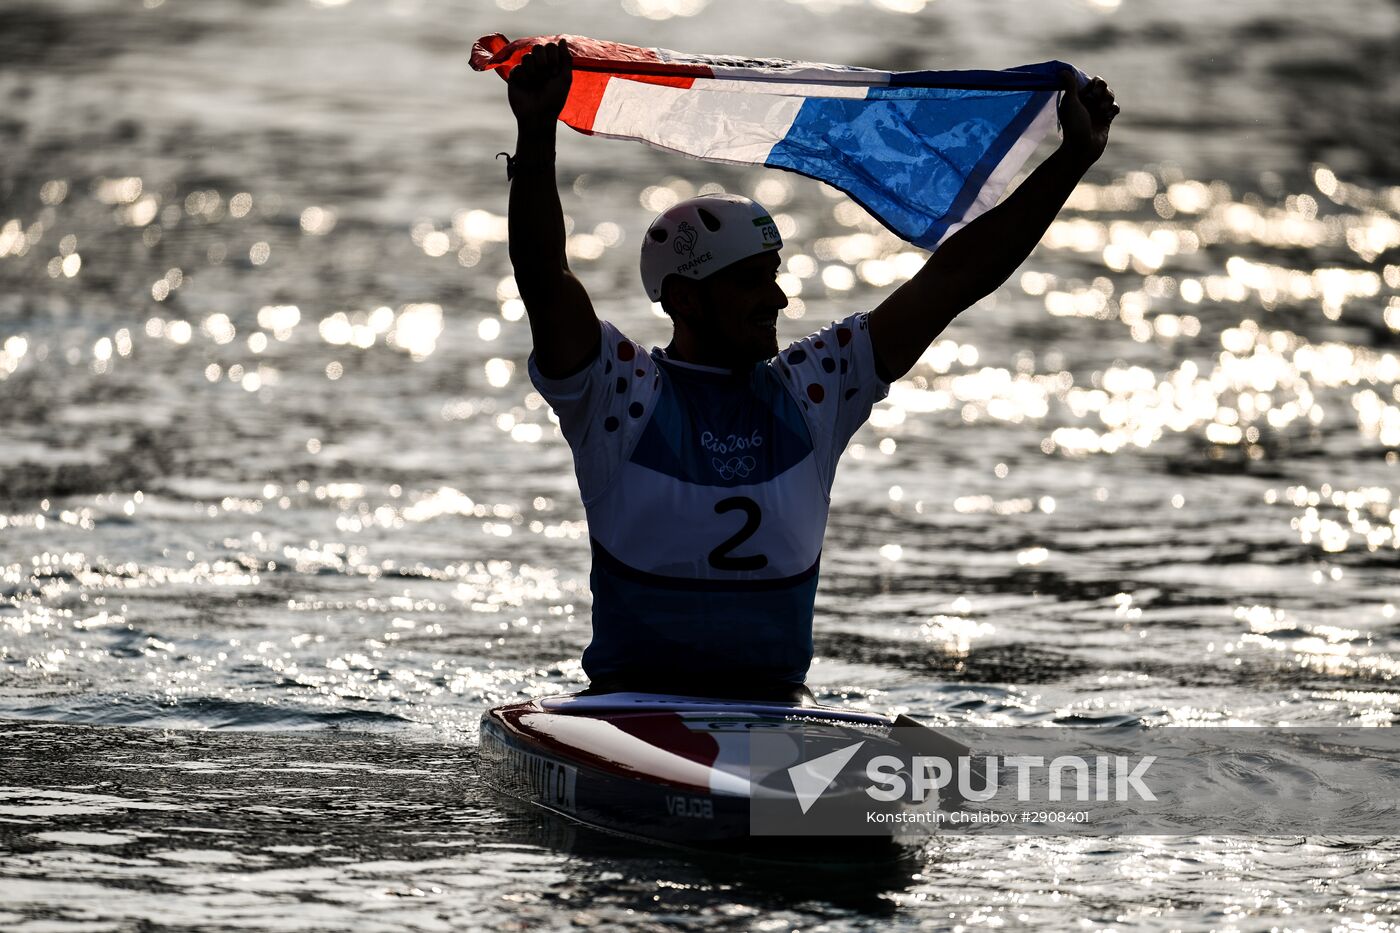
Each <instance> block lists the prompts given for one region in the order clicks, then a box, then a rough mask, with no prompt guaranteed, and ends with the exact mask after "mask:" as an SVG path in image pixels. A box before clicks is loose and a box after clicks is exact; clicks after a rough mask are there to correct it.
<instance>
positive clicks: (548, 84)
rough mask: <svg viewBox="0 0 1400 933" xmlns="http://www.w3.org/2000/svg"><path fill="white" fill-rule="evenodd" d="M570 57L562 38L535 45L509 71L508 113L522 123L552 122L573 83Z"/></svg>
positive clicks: (571, 58) (572, 60)
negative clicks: (509, 111) (512, 114)
mask: <svg viewBox="0 0 1400 933" xmlns="http://www.w3.org/2000/svg"><path fill="white" fill-rule="evenodd" d="M573 62H574V58H573V55H571V54H570V53H569V44H568V42H567V41H566V40H564V39H560V40H559V41H558V42H550V43H547V44H545V45H537V46H535V47H534V48H533V49H531V50H530V54H528V55H526V56H525V58H524V59H522V60H521V62H520V64H518V65H516V66H515V68H514V70H512V71H511V73H510V80H509V81H508V82H507V83H508V85H509V90H508V92H507V93H508V96H509V99H510V109H511V112H512V113H514V114H515V119H516V121H517V122H518V123H520V124H522V125H532V126H539V125H541V124H545V125H548V124H552V123H553V122H554V121H555V120H557V119H559V114H560V112H561V111H563V109H564V102H565V101H566V100H568V98H569V86H570V85H571V84H572V83H573V76H574V65H573Z"/></svg>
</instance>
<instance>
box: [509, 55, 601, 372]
mask: <svg viewBox="0 0 1400 933" xmlns="http://www.w3.org/2000/svg"><path fill="white" fill-rule="evenodd" d="M572 62H573V60H572V58H571V56H570V55H569V50H568V46H567V45H566V44H565V43H563V42H560V43H557V44H554V43H551V44H549V45H541V46H536V47H535V48H534V49H532V50H531V52H530V54H528V55H526V56H525V58H524V60H523V61H521V63H520V64H519V65H517V66H516V67H515V69H514V70H513V71H512V72H511V74H510V80H509V96H510V109H511V111H512V112H513V113H514V114H515V123H516V128H517V136H516V145H515V155H514V156H513V157H512V159H511V170H512V174H513V176H514V177H513V179H512V181H511V185H510V262H511V265H512V266H514V267H515V282H516V285H518V286H519V287H520V298H521V300H522V301H524V302H525V310H526V312H527V313H528V314H529V315H530V334H531V336H532V337H533V338H534V342H535V365H536V366H538V367H539V370H540V372H541V373H542V374H543V375H544V376H546V377H548V378H552V379H558V378H562V377H564V376H570V375H573V374H574V373H576V372H578V371H579V370H580V369H582V368H583V367H584V365H586V364H587V363H588V362H589V361H591V360H592V359H593V358H594V356H595V355H597V353H598V342H599V333H600V331H599V328H598V317H597V315H595V314H594V313H593V303H592V302H591V301H589V300H588V292H586V291H584V288H583V284H582V283H581V282H579V280H578V279H576V278H575V277H574V274H573V273H572V272H570V271H569V262H568V259H567V258H566V257H565V254H564V210H563V208H562V207H561V206H560V204H559V189H558V187H557V186H556V185H555V181H554V138H555V128H556V127H557V126H558V125H559V124H558V120H559V113H560V111H561V110H563V109H564V102H565V100H567V99H568V96H569V85H570V83H571V81H572V79H573V64H572Z"/></svg>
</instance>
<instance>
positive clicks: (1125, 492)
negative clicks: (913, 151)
mask: <svg viewBox="0 0 1400 933" xmlns="http://www.w3.org/2000/svg"><path fill="white" fill-rule="evenodd" d="M502 5H505V6H513V7H521V8H520V9H518V10H505V9H499V8H493V7H490V6H489V5H487V4H485V3H471V4H467V3H448V2H428V0H395V2H388V3H369V2H366V0H361V2H350V3H338V2H327V0H322V2H319V3H314V4H313V3H306V2H300V0H284V2H260V3H252V2H233V0H210V2H202V3H199V4H194V3H187V2H177V0H164V2H159V0H147V2H146V3H145V5H144V8H143V7H139V6H138V5H135V4H130V3H118V2H116V0H68V2H65V3H62V4H53V3H42V4H41V3H16V2H11V3H8V4H5V5H4V7H3V8H0V100H3V101H4V102H5V106H4V108H3V114H0V138H3V140H4V147H5V152H6V158H5V160H4V165H3V167H0V401H3V403H4V410H5V412H6V415H7V417H5V418H4V419H3V423H0V659H3V665H4V666H3V668H0V671H3V673H0V717H4V718H5V719H6V720H7V722H5V723H3V724H2V725H3V729H4V732H5V736H4V749H5V751H4V758H3V773H2V774H0V785H3V788H2V789H0V795H3V796H0V878H3V879H4V880H3V885H0V890H2V891H3V893H0V926H4V927H6V928H7V929H15V930H41V929H42V930H53V929H64V930H68V929H72V930H79V929H83V930H86V929H92V930H98V929H137V928H142V929H144V928H149V926H148V925H155V926H162V925H163V926H170V927H187V926H193V925H203V926H206V927H209V928H218V929H285V930H310V929H336V928H346V927H349V926H354V927H356V928H357V929H367V930H368V929H386V930H389V929H392V930H402V929H414V930H417V929H423V930H433V929H461V928H464V927H475V926H482V927H490V928H498V927H515V928H530V929H534V928H562V927H567V926H589V925H595V926H601V927H608V928H611V927H619V926H620V927H626V928H639V929H649V928H657V927H661V926H665V925H670V926H682V927H685V928H690V929H729V928H739V927H742V928H749V927H752V926H756V925H764V928H768V929H788V928H800V929H804V930H807V929H830V930H859V929H887V928H899V929H909V928H915V927H931V928H935V929H939V928H957V927H964V928H967V927H972V926H975V925H979V924H987V925H1000V926H1010V927H1016V926H1021V925H1049V926H1055V927H1064V926H1068V925H1070V924H1075V925H1078V926H1084V927H1088V928H1094V927H1105V926H1107V927H1112V926H1119V925H1122V926H1134V927H1137V926H1145V927H1152V928H1160V929H1173V928H1190V929H1197V928H1222V929H1225V928H1237V929H1263V928H1269V927H1280V928H1318V927H1332V928H1356V929H1382V928H1389V927H1391V926H1394V925H1396V921H1395V919H1394V917H1395V912H1394V908H1393V906H1392V904H1393V898H1392V897H1391V896H1390V891H1391V890H1392V889H1393V888H1394V887H1395V885H1396V884H1397V881H1398V880H1400V868H1397V866H1396V860H1397V854H1400V850H1397V847H1396V845H1395V843H1394V841H1393V840H1390V839H1380V840H1377V839H1350V838H1336V839H1331V838H1306V839H1302V838H1270V839H1239V838H1233V839H1231V838H1212V837H1193V838H1185V839H1153V838H1146V837H1142V838H1114V839H1099V840H1093V839H1089V840H1069V839H1063V838H1054V837H1046V838H1025V839H1013V840H1003V839H967V838H957V837H952V838H946V839H941V840H939V841H938V842H936V843H935V844H933V845H932V846H931V847H930V848H929V849H928V850H927V851H925V852H923V853H921V854H920V855H919V858H918V860H917V861H916V863H915V864H913V865H909V866H904V867H903V869H902V871H901V873H896V874H893V875H891V874H883V875H879V876H872V877H860V876H857V877H854V878H847V879H846V880H845V883H843V884H836V883H835V882H833V881H832V880H831V879H826V880H824V881H821V882H818V883H812V882H810V881H805V880H804V879H802V878H801V877H794V876H792V875H791V874H790V873H789V874H784V873H783V872H782V870H781V869H778V868H771V867H770V868H758V867H755V866H743V865H740V866H734V865H724V864H720V865H716V864H710V863H706V862H705V861H704V860H699V859H695V858H691V857H686V856H682V855H678V854H676V853H671V852H667V851H664V850H649V849H646V848H643V847H638V846H636V845H635V844H631V843H620V842H616V841H613V840H608V839H605V838H601V837H598V836H596V835H594V834H591V833H587V832H580V831H576V830H573V829H571V828H569V827H563V826H560V825H558V824H557V823H555V822H553V821H550V820H546V819H543V818H542V817H540V816H539V815H538V814H535V813H533V812H531V811H529V810H521V809H519V808H516V807H513V806H512V805H510V804H509V803H506V802H503V801H501V800H499V799H497V798H496V797H494V796H492V795H491V794H489V793H488V792H486V791H485V790H484V789H482V788H481V787H479V786H478V785H477V784H476V783H475V782H474V780H473V771H472V758H473V743H474V739H475V729H476V725H475V723H476V720H477V718H478V717H479V715H480V713H481V711H482V710H484V709H486V708H487V707H489V706H492V705H495V704H499V703H501V702H505V701H509V700H513V699H515V698H518V697H523V696H530V695H538V694H542V693H547V692H552V691H559V690H562V689H568V688H572V687H574V686H576V685H578V684H580V683H581V682H582V675H581V672H580V670H579V666H578V662H577V658H578V654H579V652H580V650H581V649H582V647H583V645H584V644H585V643H586V641H587V637H588V594H587V563H588V555H587V545H586V531H585V527H584V525H583V511H582V508H581V506H580V505H579V503H578V501H577V499H576V493H575V490H574V484H573V477H572V470H571V467H570V463H569V458H568V452H567V450H566V448H565V446H564V445H563V443H562V441H561V439H560V438H559V436H558V434H557V431H556V430H555V427H554V425H553V424H552V422H551V421H550V420H549V417H548V409H547V407H546V406H543V405H542V404H541V402H540V399H539V398H538V396H535V395H534V394H533V393H532V391H531V388H530V386H529V385H528V381H527V380H526V379H525V377H524V359H525V355H526V354H527V352H528V346H529V335H528V330H527V328H526V325H525V322H524V321H523V319H522V318H521V308H520V305H519V303H518V301H517V300H516V299H515V295H514V292H513V289H512V284H513V283H512V281H511V279H510V267H509V263H508V261H507V258H506V254H505V246H504V243H503V220H502V215H503V213H504V210H505V194H506V186H505V182H504V178H503V175H504V172H503V169H502V166H501V164H500V163H499V162H495V161H493V159H492V156H493V154H494V153H495V152H497V151H500V150H503V149H509V148H510V147H511V146H512V145H513V133H512V130H511V127H510V122H509V114H508V111H507V108H506V106H505V102H504V94H503V93H502V91H503V88H502V87H501V85H500V83H499V81H498V80H497V79H496V78H494V77H490V76H481V75H476V74H473V73H471V72H470V71H469V70H468V68H467V65H466V52H467V50H468V47H469V44H470V42H471V40H473V39H474V38H476V37H477V36H478V35H481V34H484V33H488V32H493V31H501V32H504V33H506V34H507V35H510V36H512V37H514V36H518V35H527V34H536V33H544V32H557V31H567V32H576V33H580V34H585V35H596V36H602V37H607V38H616V39H621V40H624V41H634V42H638V43H640V44H644V45H662V46H669V47H673V48H680V49H686V50H692V51H725V52H735V53H748V54H755V55H785V56H790V57H795V58H816V59H824V60H832V61H841V62H847V63H852V64H865V65H871V66H880V67H893V68H913V67H931V66H935V65H938V66H946V67H1001V66H1010V65H1014V64H1019V63H1021V62H1028V61H1039V60H1043V59H1046V58H1051V57H1058V58H1064V59H1067V60H1070V61H1073V62H1075V63H1076V64H1078V65H1080V66H1081V67H1083V68H1084V69H1085V70H1087V71H1090V72H1099V73H1102V74H1104V75H1106V76H1107V77H1108V78H1109V80H1110V83H1111V84H1112V85H1113V86H1114V88H1115V90H1116V91H1117V92H1118V94H1119V97H1120V100H1121V102H1122V104H1123V107H1124V114H1123V116H1122V117H1121V118H1120V120H1119V121H1118V124H1117V125H1116V126H1115V130H1114V137H1113V141H1112V143H1111V144H1110V148H1109V150H1108V153H1107V154H1106V155H1105V157H1104V159H1103V160H1102V161H1101V162H1100V163H1099V165H1098V166H1096V167H1095V168H1094V170H1093V171H1092V172H1091V174H1090V176H1089V178H1088V179H1087V183H1086V184H1085V185H1084V186H1082V187H1081V189H1080V191H1079V192H1078V193H1077V195H1076V197H1075V199H1074V201H1073V202H1072V203H1071V205H1070V207H1069V208H1068V209H1067V210H1066V211H1065V212H1064V213H1063V214H1062V215H1061V218H1060V221H1059V222H1058V223H1057V224H1056V226H1055V227H1054V228H1053V229H1052V230H1051V232H1050V233H1049V235H1048V236H1047V238H1046V241H1045V242H1044V243H1043V244H1042V246H1041V247H1040V249H1039V250H1038V251H1037V252H1036V253H1035V254H1034V255H1033V256H1032V257H1031V259H1030V260H1029V261H1028V262H1027V263H1026V265H1025V267H1024V268H1023V269H1022V271H1021V272H1020V273H1018V274H1017V275H1016V276H1014V277H1013V279H1012V280H1011V282H1009V283H1008V284H1007V286H1006V287H1005V288H1003V289H1002V290H1001V292H1000V293H999V294H998V295H997V296H996V297H995V299H993V300H989V301H987V302H985V303H984V305H983V306H980V307H978V308H976V309H973V310H971V311H969V312H968V313H967V314H966V315H965V316H964V318H963V319H961V320H960V321H958V322H957V323H956V324H955V325H954V326H953V327H952V328H950V329H949V331H948V332H947V333H946V334H945V335H944V336H943V338H941V339H940V341H939V342H938V343H937V344H936V345H935V347H934V348H933V349H932V350H931V351H930V353H929V354H928V355H927V356H926V357H925V360H924V361H923V362H922V363H921V364H920V365H919V366H918V367H917V368H916V369H915V370H914V372H912V373H911V374H910V376H909V377H908V378H907V379H905V380H904V381H902V382H901V383H900V384H899V385H898V386H896V387H895V389H894V391H893V392H892V393H891V396H890V399H889V400H888V401H887V402H886V403H884V404H882V405H881V406H879V408H878V409H877V411H876V413H875V416H874V417H873V418H872V422H871V424H870V425H869V426H867V427H866V428H865V429H863V430H862V432H861V433H860V434H859V435H857V437H856V438H855V440H854V442H853V444H852V448H851V450H850V451H849V453H848V455H847V457H846V459H845V460H844V461H843V466H842V472H841V474H840V476H839V477H838V481H837V488H836V490H835V493H834V498H833V510H832V519H831V525H830V530H829V533H828V538H827V547H826V552H825V558H824V568H823V569H824V574H823V581H822V588H821V591H820V595H819V599H818V610H819V622H818V626H817V652H818V661H817V663H816V665H815V666H814V668H813V673H812V685H813V687H814V689H815V690H816V691H817V693H818V695H819V697H820V698H821V699H823V700H825V701H828V702H845V703H849V704H851V705H854V706H859V707H863V708H870V709H875V710H880V711H896V710H897V711H908V712H909V713H911V714H912V715H915V716H916V717H919V718H922V719H924V720H926V721H929V722H934V723H968V724H976V725H997V724H1002V725H1032V724H1037V723H1114V724H1122V725H1125V726H1126V727H1129V728H1148V727H1153V726H1171V725H1184V724H1225V723H1236V724H1259V725H1273V724H1279V723H1292V724H1310V725H1358V724H1366V725H1390V724H1391V723H1392V721H1393V717H1394V715H1395V711H1396V709H1397V706H1400V695H1397V692H1396V690H1395V688H1394V686H1393V682H1394V676H1395V673H1396V669H1397V661H1398V660H1400V645H1397V643H1396V638H1397V634H1396V620H1395V612H1396V604H1397V602H1400V575H1397V573H1396V569H1397V556H1398V555H1397V544H1400V539H1398V538H1397V525H1400V491H1398V490H1397V481H1396V480H1397V459H1398V458H1400V389H1397V383H1398V382H1400V354H1398V353H1397V347H1400V337H1398V336H1397V332H1400V252H1398V251H1397V249H1398V248H1400V161H1398V160H1397V157H1396V155H1395V153H1396V152H1397V151H1400V135H1398V134H1400V130H1398V129H1397V128H1400V104H1397V102H1400V89H1398V88H1397V81H1400V77H1398V76H1400V69H1397V67H1396V57H1395V52H1394V49H1395V48H1396V41H1395V40H1396V37H1397V32H1398V31H1400V30H1398V29H1397V25H1400V13H1397V10H1396V8H1395V7H1394V6H1393V5H1391V4H1385V3H1382V2H1379V0H1342V2H1339V3H1334V4H1329V5H1327V6H1326V7H1325V8H1324V9H1316V8H1314V7H1313V6H1311V5H1307V4H1302V3H1289V4H1278V3H1262V2H1241V3H1233V4H1218V3H1205V2H1199V0H1183V2H1180V3H1176V4H1173V5H1172V7H1171V9H1170V10H1167V9H1153V8H1150V7H1148V6H1147V5H1143V6H1141V7H1139V6H1137V5H1125V6H1122V7H1119V6H1117V4H1116V3H1114V2H1112V0H1096V2H1093V3H1089V2H1080V0H1056V2H1047V3H1043V4H1038V5H1036V7H1035V9H1034V11H1033V12H1032V11H1030V10H1029V8H1027V7H1024V6H1023V5H1020V4H1013V3H1009V2H1003V0H997V2H982V3H978V4H975V5H974V4H963V3H954V2H951V0H939V2H935V3H927V4H925V3H921V2H918V0H884V2H881V3H870V4H867V3H860V2H845V3H840V2H835V0H833V2H829V3H820V4H819V3H798V2H792V3H788V2H782V3H780V2H776V0H774V2H770V3H766V4H752V3H749V4H740V3H738V2H731V0H712V2H710V3H708V4H704V3H701V2H699V0H667V2H662V0H645V2H643V0H627V2H626V3H624V4H622V5H617V4H613V3H598V4H589V5H586V6H585V5H581V4H576V5H565V4H562V3H555V4H551V3H548V2H542V0H534V2H529V3H522V2H520V0H512V2H510V3H504V4H502ZM672 13H677V14H690V15H670V14H672ZM740 20H742V21H743V23H744V26H745V28H744V29H743V30H742V31H740V32H739V34H737V35H735V34H734V32H735V31H734V29H733V24H734V23H735V22H737V21H740ZM560 165H561V173H560V174H561V178H562V182H563V186H564V189H565V208H566V211H567V212H568V213H569V214H570V216H571V218H572V235H573V239H572V240H571V253H572V255H573V263H574V265H575V267H576V269H577V270H578V271H579V273H580V275H581V276H582V278H583V280H584V282H585V284H586V285H587V286H588V287H589V289H590V291H591V293H592V295H593V298H594V302H595V304H596V305H597V307H598V309H599V311H600V313H601V314H602V315H604V316H606V317H608V318H610V319H612V320H614V321H615V322H617V323H618V324H619V325H620V326H621V327H622V328H623V329H624V330H625V331H627V332H628V333H629V334H630V335H632V336H633V337H635V338H637V339H639V340H641V341H643V342H646V343H659V342H664V341H665V340H666V336H667V332H666V327H665V322H664V321H663V320H662V319H660V318H659V317H657V316H656V315H655V314H654V313H653V311H652V310H651V309H650V307H649V306H648V304H647V303H646V301H645V299H644V297H643V293H642V291H641V288H640V285H639V283H638V280H637V273H636V263H635V250H636V246H637V237H638V236H639V233H640V231H641V229H642V228H643V225H644V224H645V222H646V220H647V219H648V218H649V217H650V215H651V214H652V213H653V212H654V211H655V210H657V209H660V208H661V207H664V206H665V205H666V204H667V203H668V202H669V200H673V199H674V198H676V197H678V196H683V195H685V194H687V193H689V192H690V191H692V190H694V189H696V188H698V187H700V186H701V185H704V184H718V185H722V186H724V187H725V188H726V189H728V190H734V191H740V192H744V193H750V194H757V195H758V196H759V197H760V198H761V199H762V200H764V201H765V203H767V204H769V206H770V207H772V208H773V209H774V210H775V211H777V212H779V213H781V214H782V215H784V217H783V218H782V219H781V222H782V223H783V224H784V226H785V230H784V233H785V237H786V239H787V240H788V243H789V246H788V248H787V250H786V251H785V258H786V260H787V263H788V265H787V267H786V270H785V271H786V272H787V273H788V274H789V275H790V278H785V279H784V282H785V283H786V285H787V287H788V289H789V290H790V291H792V292H793V293H794V298H795V299H797V300H794V301H793V303H792V306H791V307H790V308H789V313H791V314H797V313H798V312H800V318H794V319H789V320H784V321H782V322H780V330H781V332H782V334H783V335H787V336H790V337H796V336H799V335H801V334H803V333H806V332H807V331H808V330H811V329H815V328H816V327H817V326H819V325H820V324H821V323H824V322H825V321H827V320H830V319H832V318H836V317H841V316H844V315H845V314H847V313H849V312H850V311H851V310H853V309H856V308H860V307H866V306H869V305H870V304H871V303H872V302H874V301H876V300H878V296H879V295H880V294H883V291H884V289H883V288H882V287H881V285H882V283H888V282H892V281H898V280H899V277H900V276H902V275H907V274H908V270H909V265H908V263H911V262H914V261H915V260H914V258H913V257H909V258H905V259H901V258H900V254H901V253H902V252H903V249H902V247H901V246H900V244H898V243H896V242H894V241H892V240H890V239H889V238H888V237H887V236H886V235H884V234H883V233H882V232H881V231H880V229H879V228H878V227H877V226H876V225H874V224H873V223H872V222H870V221H869V220H868V219H867V218H865V217H864V216H863V215H861V214H860V212H859V211H857V210H853V209H852V208H851V206H850V205H848V204H846V203H845V202H844V200H843V199H841V198H839V197H833V196H830V193H829V192H824V191H823V190H822V189H821V188H820V186H818V185H817V184H815V183H813V182H808V181H806V180H803V179H799V178H793V177H788V176H782V175H778V174H775V173H755V172H747V171H740V170H735V169H726V168H723V167H715V166H707V165H702V164H699V163H693V162H688V161H682V160H678V159H675V158H671V157H667V156H664V155H661V154H658V153H653V152H650V151H646V150H644V149H642V148H640V147H636V146H628V145H624V144H621V143H611V142H607V141H602V140H589V139H585V138H583V137H579V136H576V135H573V134H568V135H566V136H562V137H561V142H560ZM206 730H207V731H206Z"/></svg>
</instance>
